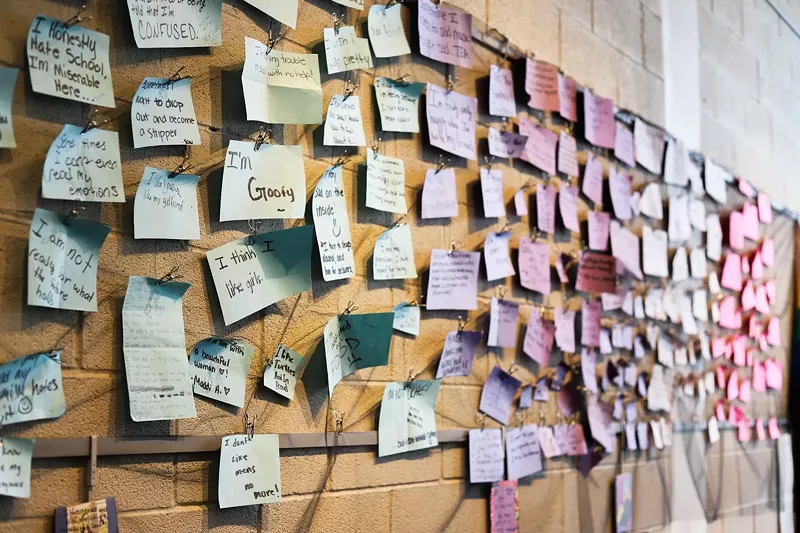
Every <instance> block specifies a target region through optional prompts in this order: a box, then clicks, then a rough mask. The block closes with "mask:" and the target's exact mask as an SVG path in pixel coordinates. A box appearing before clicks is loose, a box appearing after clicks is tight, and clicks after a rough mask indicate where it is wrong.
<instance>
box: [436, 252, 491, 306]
mask: <svg viewBox="0 0 800 533" xmlns="http://www.w3.org/2000/svg"><path fill="white" fill-rule="evenodd" d="M480 259H481V254H480V252H461V251H453V252H449V251H447V250H441V249H433V250H431V267H430V275H429V279H428V293H427V309H428V310H429V311H434V310H439V309H458V310H470V309H477V308H478V267H479V263H480Z"/></svg>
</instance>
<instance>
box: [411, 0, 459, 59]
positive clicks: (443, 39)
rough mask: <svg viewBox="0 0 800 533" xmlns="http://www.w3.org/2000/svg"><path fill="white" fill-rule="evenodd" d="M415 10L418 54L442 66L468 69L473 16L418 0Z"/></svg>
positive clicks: (429, 1) (428, 0) (429, 0)
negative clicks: (447, 65) (416, 9)
mask: <svg viewBox="0 0 800 533" xmlns="http://www.w3.org/2000/svg"><path fill="white" fill-rule="evenodd" d="M418 10H419V14H418V17H417V24H418V30H419V51H420V53H421V54H422V55H423V56H425V57H428V58H430V59H435V60H436V61H441V62H442V63H450V64H451V65H458V66H460V67H467V68H470V67H471V66H472V15H470V14H469V13H464V12H462V11H458V10H456V9H450V8H449V7H445V6H441V5H438V4H434V3H433V2H432V1H431V0H420V2H419V5H418Z"/></svg>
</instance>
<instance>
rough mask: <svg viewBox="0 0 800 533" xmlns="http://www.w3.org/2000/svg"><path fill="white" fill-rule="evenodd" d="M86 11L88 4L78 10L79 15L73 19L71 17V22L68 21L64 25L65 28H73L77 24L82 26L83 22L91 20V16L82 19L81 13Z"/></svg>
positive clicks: (76, 14)
mask: <svg viewBox="0 0 800 533" xmlns="http://www.w3.org/2000/svg"><path fill="white" fill-rule="evenodd" d="M84 11H86V4H83V5H82V6H81V8H80V9H79V10H78V12H77V13H75V14H74V15H72V17H70V19H69V20H67V21H66V22H64V23H63V24H64V26H65V27H66V28H70V27H72V26H74V25H76V24H80V23H81V22H84V21H86V20H91V18H92V17H91V16H89V17H86V18H85V19H82V18H81V13H83V12H84Z"/></svg>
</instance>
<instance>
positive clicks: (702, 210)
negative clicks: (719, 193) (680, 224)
mask: <svg viewBox="0 0 800 533" xmlns="http://www.w3.org/2000/svg"><path fill="white" fill-rule="evenodd" d="M689 222H690V223H691V225H692V227H693V228H695V229H699V230H700V231H705V230H706V204H705V203H704V202H703V200H700V199H699V198H693V199H692V200H691V201H690V202H689Z"/></svg>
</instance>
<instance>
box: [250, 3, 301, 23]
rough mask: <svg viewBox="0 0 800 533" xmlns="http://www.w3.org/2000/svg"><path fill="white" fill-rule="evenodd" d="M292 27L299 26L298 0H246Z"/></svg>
mask: <svg viewBox="0 0 800 533" xmlns="http://www.w3.org/2000/svg"><path fill="white" fill-rule="evenodd" d="M245 2H247V3H248V4H250V5H252V6H255V7H257V8H258V9H260V10H261V11H263V12H264V13H266V14H267V15H269V16H270V17H272V18H274V19H275V20H277V21H278V22H280V23H282V24H286V25H287V26H289V27H290V28H292V29H294V28H297V0H245Z"/></svg>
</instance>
